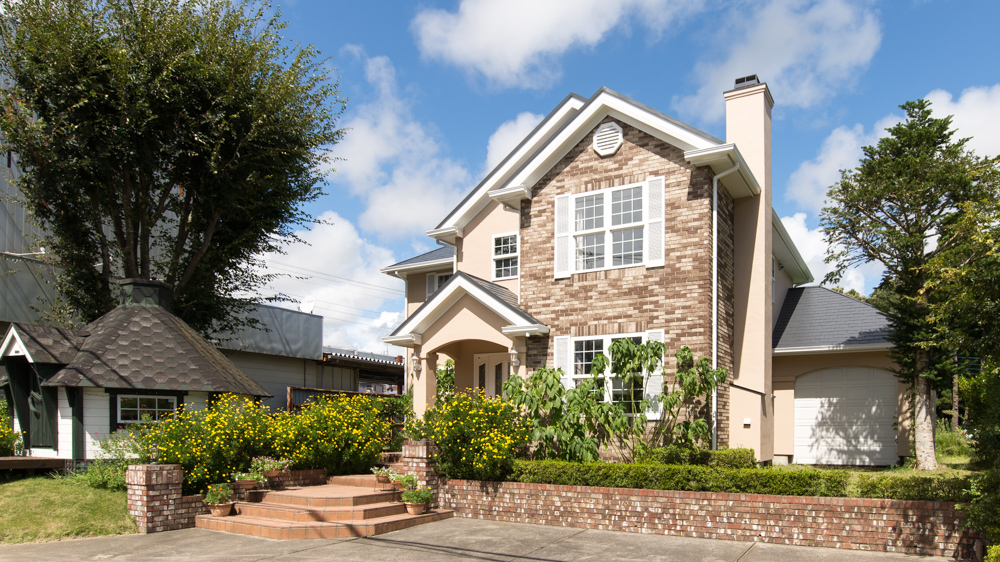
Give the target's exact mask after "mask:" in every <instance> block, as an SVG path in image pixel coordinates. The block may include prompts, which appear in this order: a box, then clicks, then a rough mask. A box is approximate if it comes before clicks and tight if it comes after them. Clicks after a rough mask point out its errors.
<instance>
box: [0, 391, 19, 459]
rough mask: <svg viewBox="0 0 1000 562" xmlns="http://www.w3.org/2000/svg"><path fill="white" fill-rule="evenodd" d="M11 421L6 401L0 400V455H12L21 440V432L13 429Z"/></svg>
mask: <svg viewBox="0 0 1000 562" xmlns="http://www.w3.org/2000/svg"><path fill="white" fill-rule="evenodd" d="M13 423H14V422H13V421H12V418H11V415H10V411H9V410H8V409H7V401H6V400H0V457H10V456H13V455H14V452H15V450H16V449H17V445H18V441H20V440H21V434H20V433H17V432H16V431H14V425H13Z"/></svg>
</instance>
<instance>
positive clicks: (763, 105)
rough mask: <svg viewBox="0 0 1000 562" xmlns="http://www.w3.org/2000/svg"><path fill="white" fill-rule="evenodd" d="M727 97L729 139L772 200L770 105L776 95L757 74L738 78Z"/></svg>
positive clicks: (768, 198) (768, 199) (727, 140)
mask: <svg viewBox="0 0 1000 562" xmlns="http://www.w3.org/2000/svg"><path fill="white" fill-rule="evenodd" d="M724 95H725V98H726V142H727V143H735V144H736V147H737V148H738V149H739V150H740V154H742V155H743V158H744V159H745V160H746V162H747V165H748V166H750V171H751V172H753V176H754V177H755V178H757V183H759V184H760V186H761V188H763V189H764V190H765V191H766V193H767V202H768V205H770V202H771V108H772V107H774V99H773V98H772V97H771V92H770V90H768V89H767V84H766V83H764V82H761V81H760V79H758V78H757V75H756V74H751V75H749V76H743V77H742V78H737V79H736V82H735V83H734V85H733V89H732V90H729V91H728V92H726V93H725V94H724Z"/></svg>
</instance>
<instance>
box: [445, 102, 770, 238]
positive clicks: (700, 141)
mask: <svg viewBox="0 0 1000 562" xmlns="http://www.w3.org/2000/svg"><path fill="white" fill-rule="evenodd" d="M609 116H610V117H612V118H614V119H616V120H618V121H621V122H623V123H626V124H628V125H631V126H633V127H635V128H637V129H639V130H641V131H644V132H646V133H648V134H650V135H652V136H654V137H656V138H659V139H661V140H663V141H665V142H668V143H669V144H671V145H672V146H675V147H677V148H679V149H681V150H683V151H685V157H687V156H688V153H690V154H691V155H692V158H693V159H697V160H698V163H697V164H696V165H699V166H700V165H707V166H711V167H712V168H713V169H715V168H716V167H718V168H719V169H720V170H721V169H723V168H726V169H728V167H731V164H730V163H732V162H742V160H743V159H742V156H740V155H739V151H738V150H737V149H736V147H735V146H734V145H731V144H730V145H726V144H724V143H723V141H721V140H720V139H718V138H715V137H714V136H712V135H709V134H708V133H706V132H704V131H700V130H698V129H696V128H694V127H692V126H690V125H687V124H685V123H682V122H681V121H678V120H677V119H674V118H673V117H670V116H668V115H666V114H664V113H661V112H659V111H657V110H655V109H652V108H650V107H648V106H646V105H643V104H641V103H639V102H637V101H635V100H633V99H630V98H628V97H626V96H624V95H622V94H619V93H617V92H615V91H612V90H609V89H607V88H601V89H599V90H598V91H597V92H596V93H595V94H594V95H593V96H591V97H590V99H588V100H583V98H581V97H580V96H577V95H575V94H571V95H570V96H568V97H567V98H566V99H564V100H563V102H562V103H561V104H560V105H559V106H558V107H557V108H556V109H555V110H554V111H553V112H552V113H550V114H549V116H548V117H546V118H545V120H543V121H542V123H541V124H539V125H538V127H536V128H535V130H534V131H532V132H531V134H529V135H528V136H527V137H526V138H525V139H524V141H522V142H521V144H520V145H518V146H517V148H515V149H514V150H513V151H512V152H511V153H510V155H508V156H507V158H506V159H504V161H503V162H501V163H500V164H499V165H498V166H497V167H496V168H494V169H493V170H492V171H491V172H490V173H489V174H488V175H487V176H486V178H484V179H483V181H482V182H480V183H479V185H477V186H476V187H475V188H474V189H473V190H472V191H471V192H470V193H469V194H468V195H467V196H466V197H465V199H463V200H462V202H461V203H459V204H458V206H457V207H455V209H454V210H452V211H451V213H449V214H448V216H446V217H445V218H444V220H443V221H441V223H440V224H438V225H437V227H435V228H434V229H433V230H430V231H428V232H427V234H428V235H429V236H431V237H434V238H437V239H438V240H441V241H443V242H448V243H451V242H453V241H454V240H455V238H456V237H459V236H462V230H463V229H464V228H465V226H466V225H467V224H468V222H469V221H470V220H472V218H473V217H475V216H476V214H477V213H478V212H479V211H480V210H482V209H483V207H485V206H486V204H487V203H489V202H490V200H491V199H490V192H493V193H494V194H500V193H505V192H523V193H525V194H528V193H530V189H528V188H530V187H531V186H533V185H534V184H535V183H536V182H537V181H538V180H539V179H541V177H542V176H544V175H545V173H546V172H548V170H549V169H551V167H552V166H554V165H555V164H556V163H557V162H558V161H559V160H560V159H561V158H562V157H563V156H565V155H566V153H567V152H569V151H570V150H571V149H572V148H573V147H574V146H576V145H577V144H578V143H579V142H580V140H581V139H583V137H584V136H585V135H587V134H589V133H590V131H592V130H593V129H594V127H596V126H597V125H598V124H600V123H601V121H602V120H604V119H605V118H607V117H609ZM723 184H724V185H725V187H726V189H727V190H729V191H730V192H731V193H732V194H733V196H734V197H742V196H747V195H753V194H755V193H759V192H760V189H759V187H757V183H756V180H755V179H753V175H752V174H751V173H750V172H749V170H748V169H747V167H746V166H745V165H744V166H742V170H740V171H739V173H738V174H733V176H732V177H731V178H729V181H725V182H723Z"/></svg>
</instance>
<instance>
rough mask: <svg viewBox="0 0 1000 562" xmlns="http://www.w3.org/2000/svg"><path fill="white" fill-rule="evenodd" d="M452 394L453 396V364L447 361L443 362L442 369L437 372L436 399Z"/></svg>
mask: <svg viewBox="0 0 1000 562" xmlns="http://www.w3.org/2000/svg"><path fill="white" fill-rule="evenodd" d="M452 394H455V362H454V361H452V360H451V359H449V360H447V361H445V362H444V367H441V368H439V369H438V370H437V399H438V400H441V399H442V398H445V397H447V396H451V395H452Z"/></svg>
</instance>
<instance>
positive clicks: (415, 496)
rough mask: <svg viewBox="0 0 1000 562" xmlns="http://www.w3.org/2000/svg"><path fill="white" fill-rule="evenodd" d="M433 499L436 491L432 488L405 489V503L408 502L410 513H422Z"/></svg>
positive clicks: (407, 510) (407, 507)
mask: <svg viewBox="0 0 1000 562" xmlns="http://www.w3.org/2000/svg"><path fill="white" fill-rule="evenodd" d="M432 501H434V492H432V491H431V489H430V488H427V487H424V488H417V489H414V490H403V503H404V504H406V512H407V513H409V514H410V515H420V514H421V513H423V512H424V511H426V510H427V506H429V505H430V504H431V502H432Z"/></svg>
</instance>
